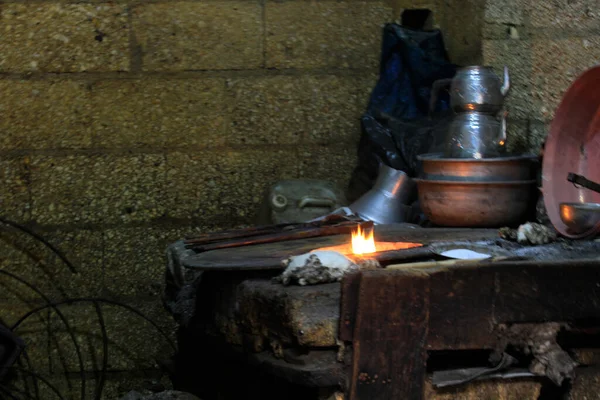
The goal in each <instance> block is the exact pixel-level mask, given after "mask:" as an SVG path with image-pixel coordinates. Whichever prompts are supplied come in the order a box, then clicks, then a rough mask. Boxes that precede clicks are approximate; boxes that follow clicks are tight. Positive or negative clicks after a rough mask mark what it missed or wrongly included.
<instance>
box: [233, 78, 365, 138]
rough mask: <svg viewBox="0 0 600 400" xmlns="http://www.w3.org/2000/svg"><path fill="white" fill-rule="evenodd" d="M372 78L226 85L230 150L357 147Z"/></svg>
mask: <svg viewBox="0 0 600 400" xmlns="http://www.w3.org/2000/svg"><path fill="white" fill-rule="evenodd" d="M375 81H376V79H375V77H373V76H369V77H356V76H334V75H324V76H276V77H268V78H242V79H239V80H232V81H230V82H229V98H230V100H229V101H228V102H229V103H230V104H231V105H232V106H231V112H230V115H231V117H230V118H231V122H230V125H229V132H228V135H227V138H228V141H229V143H230V144H267V143H269V144H276V143H277V144H297V143H301V142H304V143H324V144H334V143H335V144H339V143H340V142H343V143H356V142H357V141H358V137H359V135H360V116H361V115H362V113H363V112H364V110H365V108H366V104H367V101H368V98H369V94H370V91H371V90H372V88H373V86H374V84H375Z"/></svg>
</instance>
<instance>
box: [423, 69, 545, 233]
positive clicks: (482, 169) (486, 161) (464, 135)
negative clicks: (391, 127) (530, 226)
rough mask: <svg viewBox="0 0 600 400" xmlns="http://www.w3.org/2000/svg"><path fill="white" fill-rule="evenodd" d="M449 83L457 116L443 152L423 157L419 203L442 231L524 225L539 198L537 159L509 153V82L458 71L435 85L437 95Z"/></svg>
mask: <svg viewBox="0 0 600 400" xmlns="http://www.w3.org/2000/svg"><path fill="white" fill-rule="evenodd" d="M447 84H450V103H451V107H452V109H453V110H454V112H455V113H456V115H455V116H454V118H453V120H452V122H451V123H450V125H449V126H448V131H447V134H446V139H445V147H444V152H443V153H441V154H425V155H421V156H419V160H420V161H421V164H422V174H421V176H420V179H417V180H416V182H417V185H418V189H419V203H420V206H421V209H422V210H423V212H424V213H425V215H426V216H427V217H428V218H429V220H430V221H431V222H432V223H434V224H436V225H440V226H457V227H458V226H460V227H499V226H507V225H508V226H511V225H518V224H519V223H520V222H523V219H524V218H525V216H526V214H527V212H528V210H529V205H530V203H531V197H532V195H533V194H534V193H535V179H534V168H533V166H534V162H535V161H536V157H534V156H529V155H510V154H507V152H506V113H504V112H503V104H504V98H505V96H506V95H507V93H508V90H509V87H510V83H509V76H508V69H507V68H506V67H505V68H504V81H501V80H500V78H499V77H498V76H497V75H496V74H495V73H494V71H493V70H492V68H490V67H485V66H471V67H466V68H462V69H460V70H458V72H457V74H456V76H455V77H454V78H453V79H452V80H451V81H449V82H448V81H439V82H436V83H435V84H434V89H433V93H432V99H435V98H436V94H435V92H436V91H437V90H439V89H440V88H441V87H442V86H444V85H447Z"/></svg>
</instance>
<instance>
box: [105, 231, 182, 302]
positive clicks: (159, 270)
mask: <svg viewBox="0 0 600 400" xmlns="http://www.w3.org/2000/svg"><path fill="white" fill-rule="evenodd" d="M190 230H191V227H190V226H181V227H179V228H168V227H143V228H117V229H107V230H105V231H104V255H103V263H104V268H105V276H106V279H105V280H104V287H105V289H106V290H107V291H108V293H110V295H111V296H117V297H126V296H129V297H135V296H150V297H155V298H158V297H159V296H160V295H161V293H162V289H163V286H164V283H165V282H164V278H165V276H164V275H165V262H166V258H165V251H166V248H167V246H168V245H169V244H170V243H173V242H175V241H177V240H179V239H181V238H182V237H184V236H185V235H186V234H189V233H190Z"/></svg>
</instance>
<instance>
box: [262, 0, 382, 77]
mask: <svg viewBox="0 0 600 400" xmlns="http://www.w3.org/2000/svg"><path fill="white" fill-rule="evenodd" d="M392 14H393V12H392V8H391V7H390V6H389V5H387V4H386V3H384V2H375V1H374V2H333V1H322V2H303V1H297V2H268V3H267V4H266V9H265V15H266V16H265V18H266V35H267V36H266V52H267V67H270V68H282V69H283V68H324V67H337V68H367V69H368V68H371V69H375V68H377V66H378V64H379V52H380V43H381V36H382V33H381V29H382V27H383V25H384V24H385V23H386V22H391V19H392Z"/></svg>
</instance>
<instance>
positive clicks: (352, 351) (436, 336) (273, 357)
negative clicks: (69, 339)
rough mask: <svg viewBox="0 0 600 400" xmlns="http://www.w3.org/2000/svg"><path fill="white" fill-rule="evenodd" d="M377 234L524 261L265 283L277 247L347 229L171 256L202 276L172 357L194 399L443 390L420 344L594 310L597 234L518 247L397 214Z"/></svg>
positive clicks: (285, 252)
mask: <svg viewBox="0 0 600 400" xmlns="http://www.w3.org/2000/svg"><path fill="white" fill-rule="evenodd" d="M376 238H377V239H378V240H380V241H406V242H418V243H423V244H430V243H438V244H439V243H440V242H454V241H462V242H465V241H467V242H479V243H483V244H484V245H485V244H486V243H487V244H489V245H490V248H491V247H493V246H496V247H501V248H505V249H509V250H510V251H511V252H514V254H517V255H520V256H525V257H528V258H530V259H531V260H532V261H513V262H501V263H494V264H488V265H486V266H480V267H474V266H468V267H456V268H446V269H442V268H430V269H421V268H420V269H410V270H401V271H386V270H373V271H363V272H360V273H358V274H356V275H351V276H348V277H347V278H346V279H345V280H344V282H343V283H342V284H339V283H334V284H327V285H317V286H311V287H298V286H288V287H286V286H282V285H280V284H277V283H273V282H271V278H272V277H274V276H276V275H277V274H279V273H280V271H281V269H282V267H281V265H280V262H281V259H283V258H285V257H287V256H289V255H294V254H301V253H304V252H306V251H310V250H312V249H315V248H319V247H327V246H334V245H339V244H343V243H347V241H348V240H349V238H348V237H346V236H345V235H343V236H331V237H326V238H313V239H304V240H298V241H294V242H287V243H285V244H282V243H277V244H268V245H256V246H249V247H246V248H238V249H227V250H216V251H212V252H207V253H201V254H190V253H189V252H188V253H186V254H185V255H180V256H181V257H180V262H181V264H182V265H183V266H184V267H185V268H186V269H187V270H188V271H194V272H195V273H197V274H201V279H198V278H194V280H195V281H194V282H195V283H194V285H195V286H194V290H195V291H196V293H197V294H196V298H195V300H194V304H195V310H194V316H193V318H192V319H191V321H190V322H189V323H187V322H186V326H182V327H181V328H180V337H179V339H180V346H181V348H182V350H183V351H182V354H180V356H179V357H180V359H181V360H183V361H180V365H184V366H185V368H186V371H188V372H189V371H190V370H193V371H194V373H193V374H192V375H191V378H190V380H189V382H188V384H191V385H195V384H199V383H200V384H201V386H202V389H203V390H202V391H199V392H197V393H198V394H199V395H201V396H202V397H203V398H205V399H207V400H209V399H210V398H217V396H221V398H225V399H227V398H239V396H240V395H247V394H249V393H251V390H250V389H249V386H247V385H250V386H252V385H254V384H256V382H268V384H269V387H270V388H271V389H269V390H271V391H272V398H278V396H279V398H281V396H282V395H284V396H286V398H289V399H296V398H297V399H303V400H304V399H310V398H315V399H320V398H321V397H322V396H323V395H322V394H319V393H321V392H322V391H323V390H324V389H326V393H329V392H327V390H333V389H334V388H337V389H340V390H343V391H345V392H346V393H347V396H348V397H347V398H349V399H352V400H361V399H415V400H418V399H421V398H427V399H428V400H429V399H434V398H436V399H437V398H440V399H441V398H453V397H443V396H442V397H436V395H435V391H434V390H433V389H432V387H431V384H430V382H429V381H428V380H427V379H426V376H427V371H426V368H427V359H428V356H429V355H431V354H434V353H436V352H443V351H465V350H489V349H491V348H493V347H494V345H495V344H496V343H497V335H496V328H497V327H498V326H499V324H502V323H507V324H511V323H518V322H548V321H561V322H562V321H566V322H571V323H573V324H575V325H577V323H579V322H580V321H583V320H585V321H587V322H589V321H595V320H598V321H600V319H598V318H600V268H598V267H599V264H600V262H599V261H598V260H597V259H595V260H592V259H591V258H597V257H598V256H600V243H598V242H587V243H583V242H573V243H570V242H562V243H556V244H553V245H550V246H542V247H521V246H518V245H516V244H514V243H509V242H505V241H503V240H501V239H499V238H498V235H497V232H496V231H495V230H467V229H424V228H418V229H415V228H414V227H408V226H402V225H398V226H379V227H377V229H376ZM585 259H587V260H585ZM261 266H262V267H261ZM192 276H197V275H192ZM340 293H341V297H340ZM342 343H345V346H341V347H340V345H341V344H342ZM599 347H600V345H599ZM341 350H344V351H341ZM200 360H201V362H200ZM257 374H258V375H257ZM198 376H202V377H204V378H205V379H203V380H199V379H198V378H197V377H198ZM241 377H244V379H243V380H242V381H240V382H239V385H233V386H232V385H231V384H230V382H231V379H236V380H237V379H241ZM270 377H272V378H270ZM384 378H385V379H384ZM286 384H288V385H292V387H293V389H289V388H287V389H285V388H286V387H287V386H285V385H286ZM244 385H246V386H244ZM183 386H185V385H183ZM538 386H539V385H538ZM188 388H189V389H190V391H194V390H192V389H191V388H190V387H189V386H188ZM242 388H243V389H242ZM257 390H263V389H257ZM528 390H529V389H528ZM537 390H538V392H539V387H538V389H537ZM530 391H531V390H530ZM505 392H506V391H505ZM533 392H535V390H533V391H532V393H533ZM260 393H261V398H263V399H269V398H271V397H270V395H269V393H267V392H260ZM432 393H433V394H432ZM506 393H509V392H506ZM311 396H314V397H311ZM319 396H321V397H319ZM519 396H520V397H519V398H522V399H529V398H532V399H533V398H537V397H536V396H537V395H535V396H534V395H533V394H532V395H531V397H527V396H529V395H521V394H519ZM324 398H327V396H325V397H324ZM499 398H506V397H499ZM508 398H510V397H508Z"/></svg>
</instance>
